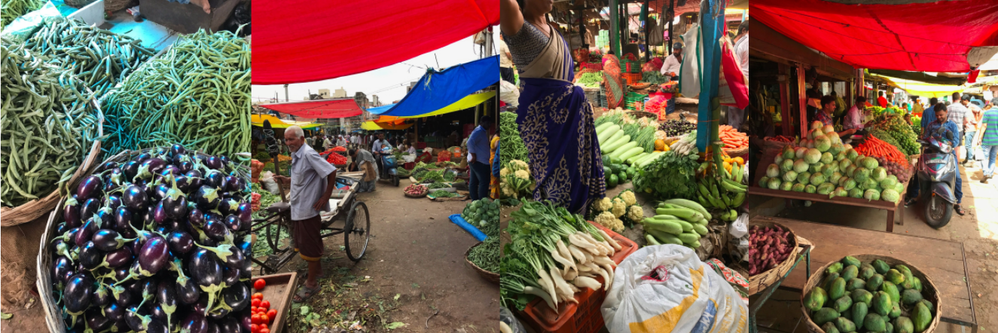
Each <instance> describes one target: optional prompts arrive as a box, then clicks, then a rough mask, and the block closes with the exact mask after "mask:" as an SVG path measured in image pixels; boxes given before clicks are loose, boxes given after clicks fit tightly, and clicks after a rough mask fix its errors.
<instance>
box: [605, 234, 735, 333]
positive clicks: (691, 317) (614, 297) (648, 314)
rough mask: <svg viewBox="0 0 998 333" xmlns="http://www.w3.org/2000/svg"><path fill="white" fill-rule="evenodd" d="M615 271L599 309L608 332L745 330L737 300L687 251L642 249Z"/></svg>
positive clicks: (657, 247)
mask: <svg viewBox="0 0 998 333" xmlns="http://www.w3.org/2000/svg"><path fill="white" fill-rule="evenodd" d="M614 273H615V278H614V279H613V286H611V287H610V290H609V291H608V292H607V294H606V299H605V300H604V301H603V305H602V307H601V309H600V310H601V312H602V313H603V321H604V322H606V328H607V329H608V330H609V331H610V332H611V333H623V332H633V333H638V332H659V333H668V332H675V333H687V332H692V333H708V332H709V333H744V332H747V331H748V307H747V306H746V305H745V303H743V302H742V300H741V296H739V295H738V293H737V292H735V290H734V288H732V287H731V285H729V284H728V282H727V281H725V280H724V278H723V277H721V276H720V275H718V274H717V273H716V272H714V270H713V269H711V268H710V267H709V266H707V265H705V264H703V262H701V261H700V259H698V258H697V255H696V253H695V252H694V251H693V250H691V249H690V248H687V247H685V246H680V245H672V244H666V245H654V246H646V247H644V248H641V249H639V250H638V251H636V252H634V253H633V254H631V255H630V256H628V257H627V258H626V259H624V261H622V262H621V263H620V265H619V266H617V269H616V270H615V271H614Z"/></svg>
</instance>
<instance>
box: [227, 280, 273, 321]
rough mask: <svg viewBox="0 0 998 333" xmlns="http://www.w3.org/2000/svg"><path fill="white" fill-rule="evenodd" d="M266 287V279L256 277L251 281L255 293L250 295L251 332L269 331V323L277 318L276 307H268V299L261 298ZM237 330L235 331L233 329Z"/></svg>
mask: <svg viewBox="0 0 998 333" xmlns="http://www.w3.org/2000/svg"><path fill="white" fill-rule="evenodd" d="M266 287H267V281H264V280H263V279H256V281H254V282H253V289H256V291H257V292H256V293H253V296H251V297H250V299H251V301H250V325H249V331H250V332H251V333H270V325H272V324H273V323H274V320H276V319H277V309H271V308H270V301H268V300H264V299H263V293H260V291H263V289H265V288H266ZM233 332H237V331H233Z"/></svg>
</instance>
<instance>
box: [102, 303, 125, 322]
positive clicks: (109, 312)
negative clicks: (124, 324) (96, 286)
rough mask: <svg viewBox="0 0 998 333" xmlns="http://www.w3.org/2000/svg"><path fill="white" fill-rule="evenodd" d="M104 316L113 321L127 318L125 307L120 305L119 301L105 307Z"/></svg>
mask: <svg viewBox="0 0 998 333" xmlns="http://www.w3.org/2000/svg"><path fill="white" fill-rule="evenodd" d="M104 316H106V317H107V319H108V320H109V321H111V322H112V323H113V322H116V321H120V320H122V319H124V318H125V308H124V307H122V306H121V305H118V303H111V305H108V306H107V307H105V308H104Z"/></svg>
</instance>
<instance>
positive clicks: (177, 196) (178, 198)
mask: <svg viewBox="0 0 998 333" xmlns="http://www.w3.org/2000/svg"><path fill="white" fill-rule="evenodd" d="M171 179H172V178H171ZM172 183H173V186H171V187H170V188H169V189H168V190H167V191H166V193H165V194H164V196H163V201H161V202H162V203H163V209H164V210H165V211H166V215H167V216H169V217H171V218H174V219H180V218H184V217H186V216H187V195H186V194H184V192H183V191H181V190H180V189H179V188H177V183H176V182H175V181H174V182H172Z"/></svg>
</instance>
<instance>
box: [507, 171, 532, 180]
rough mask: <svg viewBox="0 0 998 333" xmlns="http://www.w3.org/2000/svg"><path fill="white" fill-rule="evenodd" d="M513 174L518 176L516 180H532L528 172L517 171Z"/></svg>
mask: <svg viewBox="0 0 998 333" xmlns="http://www.w3.org/2000/svg"><path fill="white" fill-rule="evenodd" d="M500 172H502V171H500ZM513 174H514V175H516V178H520V179H524V180H530V173H529V172H527V170H516V172H514V173H513Z"/></svg>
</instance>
